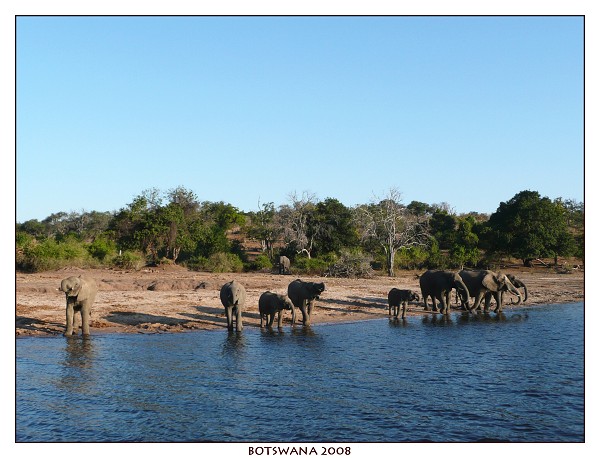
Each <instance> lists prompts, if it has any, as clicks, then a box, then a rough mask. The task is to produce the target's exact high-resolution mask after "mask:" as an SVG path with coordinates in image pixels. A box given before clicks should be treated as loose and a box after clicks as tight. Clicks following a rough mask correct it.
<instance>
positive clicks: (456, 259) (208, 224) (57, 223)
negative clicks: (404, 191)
mask: <svg viewBox="0 0 600 458" xmlns="http://www.w3.org/2000/svg"><path fill="white" fill-rule="evenodd" d="M583 243H584V206H583V203H581V202H576V201H574V200H563V199H560V198H559V199H555V200H551V199H549V198H548V197H541V196H540V194H539V193H538V192H536V191H522V192H519V193H518V194H516V195H515V196H514V197H513V198H512V199H510V200H509V201H508V202H501V203H500V204H499V206H498V209H497V210H496V211H495V212H494V213H492V214H491V215H487V214H481V213H476V212H471V213H466V214H456V213H455V212H454V211H453V210H452V208H451V207H450V206H449V205H448V204H446V203H442V204H427V203H423V202H418V201H412V202H410V203H409V204H408V205H404V204H403V202H402V199H401V195H400V193H399V192H398V191H397V190H396V189H390V190H389V191H388V192H387V194H386V195H385V196H383V197H382V198H380V199H376V200H375V201H373V202H370V203H367V204H362V205H357V206H355V207H346V206H344V205H343V204H342V203H341V202H339V201H338V200H337V199H335V198H326V199H324V200H322V201H319V200H318V199H317V198H315V196H313V195H310V194H308V193H303V194H302V195H300V196H299V195H297V194H295V193H292V194H291V195H290V196H289V202H288V203H286V204H284V205H280V206H278V207H276V206H275V205H274V204H273V203H262V204H259V205H258V210H257V211H256V212H242V211H240V210H238V209H237V208H236V207H234V206H232V205H230V204H227V203H224V202H202V201H200V200H199V199H198V197H197V196H196V194H195V193H194V192H192V191H190V190H188V189H186V188H184V187H178V188H175V189H171V190H168V191H166V192H161V191H159V190H157V189H149V190H146V191H143V192H142V193H141V194H140V195H138V196H136V197H135V198H134V199H133V200H132V202H131V203H129V204H128V205H127V206H126V207H124V208H122V209H120V210H118V211H116V212H97V211H89V212H88V211H83V212H71V213H66V212H59V213H54V214H52V215H50V216H48V217H47V218H45V219H44V220H42V221H38V220H36V219H33V220H29V221H25V222H23V223H17V225H16V267H17V269H18V270H21V271H27V272H35V271H43V270H51V269H57V268H61V267H65V266H79V267H102V266H114V267H120V268H125V269H139V268H141V267H143V266H145V265H157V264H161V263H177V264H181V265H184V266H187V267H188V268H190V269H194V270H207V271H212V272H239V271H243V270H255V271H256V270H264V271H268V270H271V269H273V268H274V267H276V264H277V262H278V259H279V256H280V255H285V256H287V257H288V258H290V259H291V260H292V271H293V272H296V273H310V274H320V275H332V276H367V275H370V274H372V273H373V271H374V270H385V272H386V273H387V274H388V275H394V271H395V269H425V268H452V269H455V268H461V267H493V266H496V265H498V263H499V262H500V261H501V260H506V259H509V258H513V259H518V260H520V261H522V262H523V264H524V265H530V264H531V262H532V261H533V260H535V259H546V260H548V261H549V262H554V263H556V262H557V260H558V257H559V256H560V257H569V258H577V259H578V260H581V262H583V257H584V246H583Z"/></svg>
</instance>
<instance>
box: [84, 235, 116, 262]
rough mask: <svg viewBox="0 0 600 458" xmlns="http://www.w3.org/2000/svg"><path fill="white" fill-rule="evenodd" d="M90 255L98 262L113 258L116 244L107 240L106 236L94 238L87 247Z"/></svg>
mask: <svg viewBox="0 0 600 458" xmlns="http://www.w3.org/2000/svg"><path fill="white" fill-rule="evenodd" d="M87 250H88V252H89V253H90V255H91V256H92V257H94V258H96V259H98V260H99V261H104V260H106V259H108V258H111V257H114V256H115V255H116V252H117V244H116V243H115V242H114V241H113V240H110V239H108V238H107V237H106V236H102V237H98V238H96V239H95V240H94V241H93V242H92V243H90V244H89V245H88V247H87Z"/></svg>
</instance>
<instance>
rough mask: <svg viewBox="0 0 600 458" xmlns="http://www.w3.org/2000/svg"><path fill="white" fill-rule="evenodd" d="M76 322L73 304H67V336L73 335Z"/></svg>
mask: <svg viewBox="0 0 600 458" xmlns="http://www.w3.org/2000/svg"><path fill="white" fill-rule="evenodd" d="M74 321H75V311H74V310H73V305H72V304H67V329H66V330H65V333H64V335H65V336H71V335H73V324H74Z"/></svg>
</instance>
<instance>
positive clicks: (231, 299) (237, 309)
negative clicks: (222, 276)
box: [221, 280, 246, 332]
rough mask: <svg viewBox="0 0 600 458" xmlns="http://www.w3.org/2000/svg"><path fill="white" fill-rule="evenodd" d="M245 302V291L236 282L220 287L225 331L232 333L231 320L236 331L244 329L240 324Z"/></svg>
mask: <svg viewBox="0 0 600 458" xmlns="http://www.w3.org/2000/svg"><path fill="white" fill-rule="evenodd" d="M245 302H246V290H245V289H244V286H243V285H242V284H241V283H239V282H238V281H236V280H232V281H230V282H229V283H225V284H224V285H223V286H222V287H221V303H222V304H223V307H225V314H226V315H227V329H228V330H230V331H233V320H234V319H235V325H236V330H237V331H238V332H239V331H241V330H242V329H244V323H243V322H242V312H243V311H244V303H245Z"/></svg>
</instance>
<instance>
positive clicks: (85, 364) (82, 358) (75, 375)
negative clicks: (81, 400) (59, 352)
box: [56, 336, 97, 396]
mask: <svg viewBox="0 0 600 458" xmlns="http://www.w3.org/2000/svg"><path fill="white" fill-rule="evenodd" d="M94 359H95V354H94V344H93V339H92V338H91V337H90V336H85V337H83V336H81V337H80V336H70V337H67V338H65V352H64V360H63V362H62V376H61V377H60V378H58V379H57V380H56V387H57V388H58V389H59V390H63V391H65V392H67V393H68V392H74V393H78V394H81V395H86V396H87V395H88V394H89V393H92V392H94V389H95V385H96V382H97V381H96V380H95V379H94V377H92V376H91V375H90V374H91V373H93V369H94V367H93V366H94Z"/></svg>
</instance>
